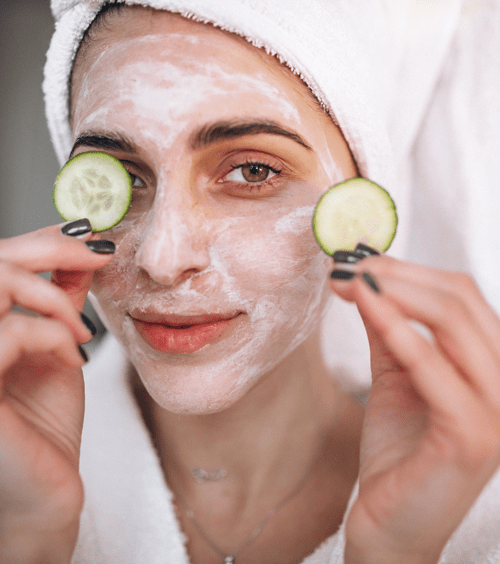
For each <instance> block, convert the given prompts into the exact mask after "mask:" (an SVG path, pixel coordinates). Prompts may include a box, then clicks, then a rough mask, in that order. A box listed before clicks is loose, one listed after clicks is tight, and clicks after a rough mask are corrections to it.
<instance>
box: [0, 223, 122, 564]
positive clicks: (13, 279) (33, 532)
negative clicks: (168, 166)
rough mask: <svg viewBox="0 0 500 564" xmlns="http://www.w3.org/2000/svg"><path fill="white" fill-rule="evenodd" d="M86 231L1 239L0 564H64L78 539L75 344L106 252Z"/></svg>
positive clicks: (79, 404)
mask: <svg viewBox="0 0 500 564" xmlns="http://www.w3.org/2000/svg"><path fill="white" fill-rule="evenodd" d="M71 227H73V229H71ZM68 232H69V234H70V235H71V234H76V235H78V234H79V235H80V237H79V238H77V237H72V236H68ZM65 233H67V234H65ZM90 238H91V232H90V226H89V225H88V222H86V223H85V222H84V221H80V222H79V223H72V224H66V226H65V229H64V232H63V231H62V230H61V226H52V227H47V228H44V229H41V230H39V231H36V232H33V233H28V234H26V235H22V236H19V237H13V238H11V239H3V240H0V562H5V563H9V564H18V563H19V564H20V563H22V564H28V563H32V562H33V563H36V564H39V563H40V562H44V563H45V562H47V563H56V562H57V563H59V562H69V560H70V558H71V554H72V552H73V549H74V545H75V543H76V538H77V534H78V520H79V515H80V512H81V508H82V503H83V488H82V484H81V480H80V477H79V473H78V464H79V450H80V439H81V430H82V423H83V407H84V393H83V379H82V372H81V367H82V365H83V364H84V363H85V353H83V352H82V351H83V349H81V347H80V344H81V343H85V342H87V341H89V340H90V339H91V338H92V334H91V332H90V331H89V329H88V328H87V326H86V325H85V324H84V322H83V321H82V318H81V316H80V312H81V310H82V308H83V304H84V301H85V298H86V295H87V293H88V290H89V288H90V284H91V281H92V276H93V272H94V271H95V270H96V269H98V268H101V267H103V266H105V265H106V264H108V263H109V261H110V258H111V256H112V255H110V254H101V253H96V252H92V250H91V248H90V247H89V246H88V245H86V241H88V240H89V239H90ZM94 244H95V243H94ZM97 244H98V245H99V244H101V245H102V243H97ZM109 250H112V248H111V249H109ZM45 271H53V274H52V283H51V282H48V281H47V280H45V279H44V278H42V277H40V276H37V273H40V272H45ZM13 306H20V307H21V308H24V309H25V310H28V311H29V312H32V313H34V314H36V315H28V314H27V313H21V312H20V311H13Z"/></svg>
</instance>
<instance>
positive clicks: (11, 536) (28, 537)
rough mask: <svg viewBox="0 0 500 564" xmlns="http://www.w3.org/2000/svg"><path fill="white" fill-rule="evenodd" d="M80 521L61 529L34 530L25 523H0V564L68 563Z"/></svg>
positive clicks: (2, 521)
mask: <svg viewBox="0 0 500 564" xmlns="http://www.w3.org/2000/svg"><path fill="white" fill-rule="evenodd" d="M78 530H79V522H76V523H72V524H71V525H69V526H68V527H67V528H65V529H64V530H60V531H51V530H41V531H40V530H36V529H34V528H33V527H31V526H28V525H27V524H25V523H19V522H9V523H8V524H7V523H6V522H5V519H3V520H1V521H0V562H2V563H5V564H7V563H8V564H69V562H70V561H71V557H72V555H73V551H74V549H75V546H76V541H77V538H78Z"/></svg>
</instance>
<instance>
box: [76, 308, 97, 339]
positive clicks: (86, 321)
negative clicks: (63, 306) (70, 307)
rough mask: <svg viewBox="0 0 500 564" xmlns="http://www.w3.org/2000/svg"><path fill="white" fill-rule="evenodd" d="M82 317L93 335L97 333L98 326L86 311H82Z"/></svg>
mask: <svg viewBox="0 0 500 564" xmlns="http://www.w3.org/2000/svg"><path fill="white" fill-rule="evenodd" d="M80 317H81V318H82V321H83V322H84V323H85V325H86V327H87V329H88V330H89V331H90V332H91V333H92V336H94V335H95V334H96V333H97V329H96V326H95V325H94V324H93V323H92V321H91V320H90V319H89V318H88V317H87V316H86V315H85V314H84V313H80Z"/></svg>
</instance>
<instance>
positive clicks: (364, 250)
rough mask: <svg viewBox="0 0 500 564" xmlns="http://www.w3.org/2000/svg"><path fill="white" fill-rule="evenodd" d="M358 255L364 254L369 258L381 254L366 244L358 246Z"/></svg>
mask: <svg viewBox="0 0 500 564" xmlns="http://www.w3.org/2000/svg"><path fill="white" fill-rule="evenodd" d="M355 252H356V253H360V254H363V255H364V256H365V257H369V256H371V255H379V254H380V253H379V252H378V251H377V249H372V247H369V246H368V245H365V244H364V243H359V244H358V246H357V247H356V249H355Z"/></svg>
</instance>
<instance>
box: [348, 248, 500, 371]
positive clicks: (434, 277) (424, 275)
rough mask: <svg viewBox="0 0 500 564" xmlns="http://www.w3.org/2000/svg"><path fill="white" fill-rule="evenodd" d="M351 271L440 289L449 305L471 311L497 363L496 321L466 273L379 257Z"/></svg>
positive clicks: (499, 327)
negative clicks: (458, 305)
mask: <svg viewBox="0 0 500 564" xmlns="http://www.w3.org/2000/svg"><path fill="white" fill-rule="evenodd" d="M352 270H353V271H355V272H362V271H364V270H367V271H369V272H371V273H372V274H373V275H374V277H375V278H379V277H381V276H384V277H389V278H396V279H399V280H402V281H407V282H409V283H411V284H412V285H415V286H417V285H418V286H422V287H423V288H428V289H429V291H430V290H432V289H436V290H440V291H441V292H443V294H444V295H447V296H449V298H448V299H449V300H450V302H453V300H454V299H455V300H460V301H461V302H462V303H463V305H464V306H465V307H466V308H467V309H468V310H469V311H470V312H471V317H473V318H474V320H475V323H476V327H477V330H478V331H480V332H481V334H482V338H483V339H484V340H485V341H487V342H488V343H489V345H490V347H491V350H492V351H493V352H494V353H495V355H496V356H497V357H498V359H499V361H500V347H499V342H498V337H497V336H500V319H499V317H498V316H497V315H496V313H495V312H494V311H493V309H492V308H491V307H490V305H489V304H488V303H487V302H486V300H485V299H484V297H483V295H482V294H481V291H480V289H479V288H478V286H477V284H476V283H475V282H474V280H473V279H472V278H471V277H470V276H469V275H467V274H464V273H460V272H447V271H444V270H439V269H436V268H431V267H428V266H422V265H417V264H413V263H408V262H403V261H400V260H397V259H395V258H392V257H388V256H385V255H380V256H379V257H370V258H368V259H366V260H363V261H362V262H360V263H358V264H356V265H355V266H354V267H353V268H352Z"/></svg>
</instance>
